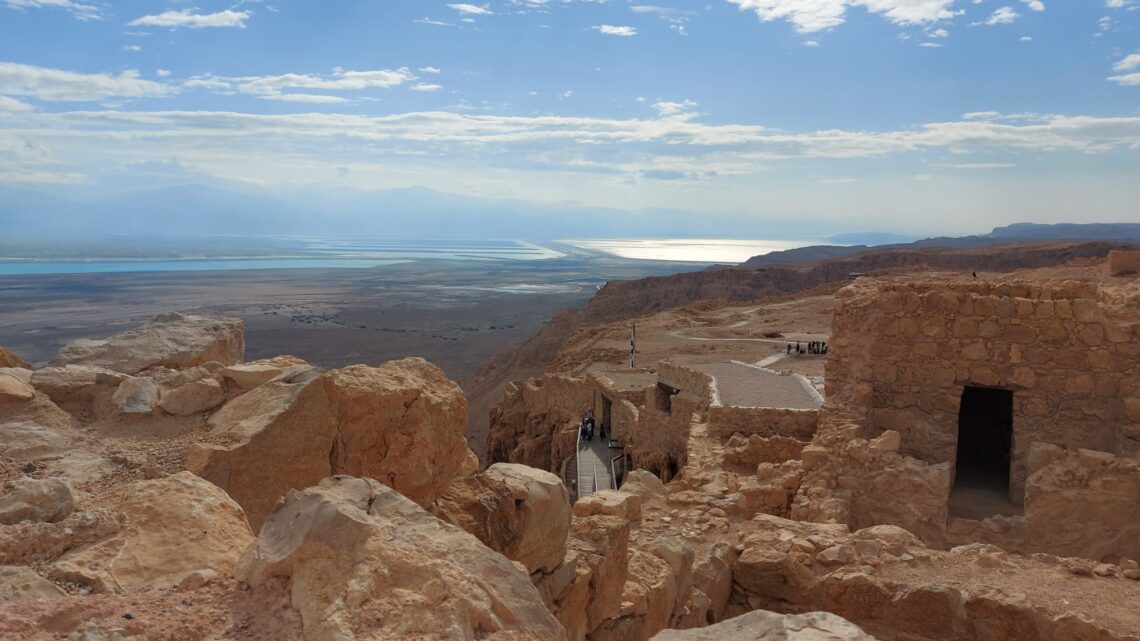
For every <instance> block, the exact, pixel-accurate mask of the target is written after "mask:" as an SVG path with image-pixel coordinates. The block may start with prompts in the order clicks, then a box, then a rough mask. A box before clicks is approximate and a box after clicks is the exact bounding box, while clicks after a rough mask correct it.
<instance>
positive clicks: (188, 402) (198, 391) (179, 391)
mask: <svg viewBox="0 0 1140 641" xmlns="http://www.w3.org/2000/svg"><path fill="white" fill-rule="evenodd" d="M120 387H122V386H120ZM225 400H226V389H225V388H224V387H222V384H221V383H220V382H219V381H218V380H216V379H213V378H204V379H201V380H196V381H189V382H187V383H185V384H183V385H180V386H178V387H175V388H174V389H171V390H163V392H162V396H161V398H160V399H159V401H158V406H159V407H161V408H162V409H163V411H165V412H166V413H168V414H173V415H175V416H193V415H194V414H201V413H202V412H205V411H208V410H212V409H214V408H215V407H217V406H219V405H221V404H222V403H223V402H225Z"/></svg>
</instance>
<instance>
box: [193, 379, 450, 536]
mask: <svg viewBox="0 0 1140 641" xmlns="http://www.w3.org/2000/svg"><path fill="white" fill-rule="evenodd" d="M466 424H467V402H466V399H465V398H464V397H463V392H462V391H461V390H460V389H459V386H458V385H456V384H455V383H454V382H452V381H450V380H449V379H448V378H447V376H446V375H444V373H443V372H442V371H440V370H439V368H437V367H435V366H434V365H431V364H430V363H428V362H427V361H425V360H423V359H420V358H408V359H404V360H401V361H393V362H390V363H385V364H383V365H381V366H380V367H377V368H372V367H366V366H363V365H357V366H352V367H347V368H344V369H340V370H333V371H329V372H326V373H324V374H322V375H320V376H318V377H316V378H311V379H310V378H308V377H303V378H302V379H301V382H296V383H289V382H284V381H280V382H272V383H265V384H263V385H261V386H259V387H257V388H256V389H254V390H252V391H250V392H247V393H246V394H242V395H241V396H238V397H236V398H235V399H233V400H231V401H230V402H229V403H227V404H226V405H224V406H223V407H222V408H221V409H219V410H218V411H217V412H215V413H214V414H213V415H212V416H211V417H210V420H209V426H210V428H211V431H210V437H209V440H207V441H206V442H203V443H199V444H196V445H194V446H192V447H191V448H190V449H189V450H188V452H187V467H188V469H190V470H191V471H193V472H195V473H196V474H199V475H200V476H202V477H203V478H206V479H208V480H210V481H211V482H213V483H215V484H217V485H218V486H219V487H221V488H222V489H224V490H226V491H227V492H228V493H229V494H230V496H232V497H234V499H235V500H236V501H237V502H238V503H240V504H241V505H242V507H243V508H244V509H245V510H246V514H247V515H248V517H249V520H250V523H251V524H252V525H253V527H254V528H258V527H260V525H261V523H262V522H263V521H264V520H265V517H266V516H268V514H269V512H270V511H271V510H272V509H273V506H274V505H275V504H276V502H277V499H278V498H280V497H281V496H283V495H284V494H285V492H286V491H287V490H289V489H302V488H305V487H309V486H311V485H314V484H316V483H317V482H319V481H320V480H321V479H322V478H325V477H326V476H331V475H336V474H352V475H357V476H362V477H368V478H374V479H377V480H378V481H380V482H381V483H384V484H385V485H388V486H389V487H392V488H394V489H395V490H397V491H398V492H400V493H401V494H403V495H404V496H407V497H408V498H410V499H412V500H413V501H415V502H416V503H418V504H420V505H421V506H424V507H428V506H431V505H432V503H434V501H435V499H436V497H437V496H439V495H441V494H442V493H443V492H444V491H445V490H446V488H447V487H448V485H449V484H450V483H451V481H452V479H453V478H455V477H456V476H457V475H458V474H459V472H460V471H461V470H464V469H466V467H467V466H468V463H469V458H468V451H469V450H468V449H467V441H466V439H465V438H464V436H463V432H464V430H465V426H466Z"/></svg>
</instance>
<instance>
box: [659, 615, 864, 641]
mask: <svg viewBox="0 0 1140 641" xmlns="http://www.w3.org/2000/svg"><path fill="white" fill-rule="evenodd" d="M652 641H875V637H872V636H870V635H868V634H866V633H864V632H863V631H862V630H860V629H859V628H858V627H857V626H856V625H855V624H853V623H851V622H849V621H847V620H846V619H844V618H842V617H839V616H836V615H834V614H830V613H828V612H808V613H807V614H776V613H775V612H767V611H765V610H757V611H755V612H749V613H748V614H742V615H740V616H738V617H734V618H731V619H729V620H727V621H722V622H720V623H717V624H716V625H710V626H708V627H707V628H699V629H695V630H664V631H662V632H661V633H660V634H658V635H657V636H655V637H653V640H652Z"/></svg>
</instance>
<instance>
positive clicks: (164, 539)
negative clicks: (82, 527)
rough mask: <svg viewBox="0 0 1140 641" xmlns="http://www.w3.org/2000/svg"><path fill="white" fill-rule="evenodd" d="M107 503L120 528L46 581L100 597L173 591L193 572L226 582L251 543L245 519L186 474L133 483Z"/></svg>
mask: <svg viewBox="0 0 1140 641" xmlns="http://www.w3.org/2000/svg"><path fill="white" fill-rule="evenodd" d="M115 493H116V494H117V496H114V497H113V498H110V499H108V502H109V503H112V504H114V505H116V509H117V510H118V511H119V512H121V514H122V515H123V516H122V518H123V519H124V523H125V527H123V529H122V530H120V531H118V532H117V533H115V534H114V535H112V536H109V537H107V538H104V539H101V540H98V541H96V542H95V543H93V544H91V545H87V546H85V547H81V548H76V549H75V550H73V551H71V552H68V553H67V554H65V555H64V556H63V557H62V558H60V559H59V560H58V561H56V562H55V564H53V566H52V569H51V576H52V578H53V579H57V580H61V581H71V582H74V583H79V584H81V585H88V586H91V587H92V588H93V589H94V590H96V591H98V592H120V591H130V590H135V589H140V588H156V587H172V586H176V585H178V584H179V583H180V582H182V581H183V580H184V579H186V577H187V576H189V575H191V574H193V573H195V572H207V571H209V572H215V573H217V574H219V575H227V574H232V572H233V568H234V564H235V563H236V562H237V559H238V557H239V556H240V555H241V553H242V551H243V550H244V549H245V548H246V547H247V546H248V545H249V544H250V543H251V542H252V541H253V533H252V532H251V531H250V529H249V524H248V523H246V520H245V515H244V514H243V513H242V511H241V507H239V506H238V504H237V503H235V502H234V501H233V500H232V499H230V497H228V496H226V494H225V493H224V492H222V491H221V490H219V489H218V488H217V487H215V486H213V485H211V484H210V483H208V482H206V481H205V480H203V479H201V478H199V477H197V476H195V475H193V474H191V473H189V472H180V473H178V474H174V475H172V476H168V477H166V478H163V479H158V480H153V481H138V482H135V483H132V484H129V485H127V486H125V487H123V488H121V489H119V490H116V491H115Z"/></svg>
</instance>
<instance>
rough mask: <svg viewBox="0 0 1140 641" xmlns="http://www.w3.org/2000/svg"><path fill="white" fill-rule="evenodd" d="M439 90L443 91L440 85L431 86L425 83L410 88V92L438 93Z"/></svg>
mask: <svg viewBox="0 0 1140 641" xmlns="http://www.w3.org/2000/svg"><path fill="white" fill-rule="evenodd" d="M440 89H443V86H442V85H433V84H430V83H426V82H421V83H418V84H416V85H414V86H412V91H427V92H430V91H439V90H440Z"/></svg>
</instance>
